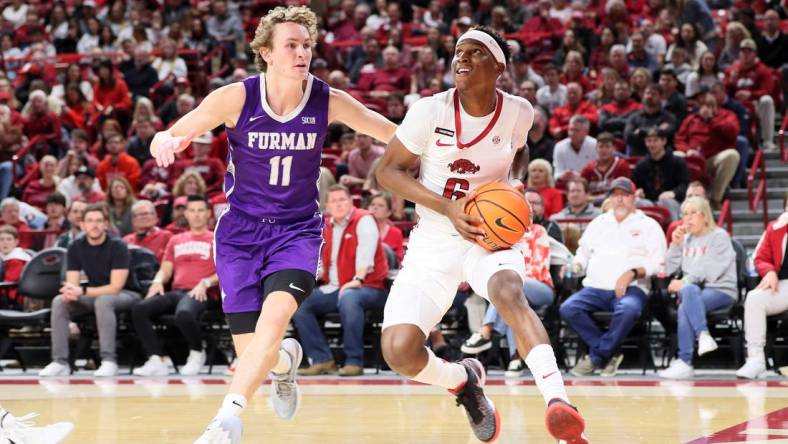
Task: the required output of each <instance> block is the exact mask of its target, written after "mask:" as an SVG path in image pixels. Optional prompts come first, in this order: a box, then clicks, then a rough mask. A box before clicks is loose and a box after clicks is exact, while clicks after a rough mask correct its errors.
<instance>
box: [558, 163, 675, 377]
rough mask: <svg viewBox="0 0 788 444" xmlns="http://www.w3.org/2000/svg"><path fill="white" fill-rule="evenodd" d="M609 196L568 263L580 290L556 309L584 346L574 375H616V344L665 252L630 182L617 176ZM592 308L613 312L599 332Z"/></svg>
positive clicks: (634, 318) (657, 229) (639, 307)
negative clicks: (580, 277) (637, 205)
mask: <svg viewBox="0 0 788 444" xmlns="http://www.w3.org/2000/svg"><path fill="white" fill-rule="evenodd" d="M610 200H611V205H612V208H611V209H610V211H608V212H606V213H603V214H602V215H601V216H599V217H597V218H596V219H594V220H593V221H592V222H591V223H590V224H589V225H588V227H587V228H586V230H585V232H584V233H583V235H582V237H581V238H580V241H579V247H578V249H577V255H576V256H575V258H574V260H573V262H572V264H571V265H570V266H571V267H573V268H574V269H575V271H577V272H578V273H582V274H585V278H584V279H583V286H584V287H585V288H583V289H582V290H580V291H579V292H577V293H575V294H573V295H572V296H570V297H569V299H567V300H566V301H565V302H564V303H563V304H561V308H560V313H561V319H563V321H564V322H565V323H566V324H567V325H568V326H569V328H571V329H572V330H574V331H575V332H576V333H577V334H578V335H579V336H580V339H581V340H582V341H583V342H584V343H585V345H586V346H587V347H588V354H587V355H585V356H584V357H583V358H582V359H581V360H580V361H579V362H578V363H577V365H575V366H574V368H572V370H571V373H572V374H573V375H575V376H590V375H592V374H593V373H594V372H595V371H596V370H597V369H600V368H601V369H603V370H602V375H603V376H614V375H615V374H616V372H617V371H618V366H619V365H621V361H622V360H623V354H621V353H618V347H619V345H620V344H621V341H623V340H624V338H625V337H626V335H627V334H629V331H630V330H631V329H632V327H633V326H634V325H635V322H636V321H637V320H638V319H639V318H640V315H641V313H642V311H643V308H644V306H645V304H646V300H647V294H648V291H649V278H650V276H651V275H652V274H654V273H656V272H657V268H658V267H659V262H660V261H661V260H662V258H663V257H664V254H665V238H664V236H663V234H662V229H661V228H660V227H659V225H658V224H657V223H656V222H655V221H654V219H652V218H650V217H648V216H646V215H645V214H643V213H642V212H640V211H638V210H637V209H636V208H635V185H634V184H633V183H632V181H630V180H629V179H627V178H624V177H621V178H618V179H616V180H615V181H614V182H613V186H612V190H611V192H610ZM611 239H615V242H611ZM595 311H607V312H613V317H612V320H611V322H610V327H609V328H608V330H607V331H606V332H604V333H603V332H602V331H600V329H599V327H597V326H596V323H595V322H594V320H593V319H592V318H591V313H593V312H595Z"/></svg>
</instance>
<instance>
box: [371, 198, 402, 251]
mask: <svg viewBox="0 0 788 444" xmlns="http://www.w3.org/2000/svg"><path fill="white" fill-rule="evenodd" d="M391 209H392V202H391V194H389V193H386V192H383V193H377V194H373V195H372V196H371V197H370V198H369V204H368V205H367V211H369V213H370V214H371V215H372V217H374V218H375V223H376V224H377V225H378V231H379V232H380V240H381V241H383V243H384V244H386V245H388V246H389V247H391V249H392V250H393V251H394V255H396V256H397V263H398V264H401V263H402V258H403V257H404V256H405V246H404V238H403V236H402V230H400V229H399V228H398V227H397V226H395V225H394V224H393V223H392V222H391Z"/></svg>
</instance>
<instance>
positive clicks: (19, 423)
mask: <svg viewBox="0 0 788 444" xmlns="http://www.w3.org/2000/svg"><path fill="white" fill-rule="evenodd" d="M36 416H38V414H37V413H28V414H27V415H25V416H20V417H19V418H16V417H14V415H12V414H10V413H8V412H6V413H5V414H4V415H3V417H2V418H0V438H5V439H6V440H7V441H8V443H10V444H57V443H59V442H61V441H63V440H64V439H65V438H66V436H68V435H69V434H70V433H71V431H72V430H74V424H72V423H70V422H58V423H55V424H50V425H46V426H42V427H35V426H34V423H33V421H32V419H33V418H35V417H36ZM0 442H1V441H0Z"/></svg>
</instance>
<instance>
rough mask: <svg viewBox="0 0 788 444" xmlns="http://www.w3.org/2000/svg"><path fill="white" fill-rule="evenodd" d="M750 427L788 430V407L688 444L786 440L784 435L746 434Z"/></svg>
mask: <svg viewBox="0 0 788 444" xmlns="http://www.w3.org/2000/svg"><path fill="white" fill-rule="evenodd" d="M750 427H752V428H754V429H772V430H785V429H786V428H788V407H785V408H783V409H780V410H775V411H773V412H771V413H767V414H765V415H763V416H761V417H760V418H755V419H750V420H748V421H745V422H743V423H741V424H736V425H735V426H732V427H728V428H727V429H725V430H720V431H719V432H715V433H712V434H711V435H707V436H704V437H702V438H698V439H694V440H692V441H690V442H688V443H687V444H715V443H733V442H746V441H771V440H775V441H778V440H779V441H781V442H783V441H784V440H785V435H784V434H776V435H769V434H763V433H759V434H755V433H745V432H747V429H749V428H750Z"/></svg>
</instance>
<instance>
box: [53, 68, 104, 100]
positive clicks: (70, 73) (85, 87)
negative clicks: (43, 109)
mask: <svg viewBox="0 0 788 444" xmlns="http://www.w3.org/2000/svg"><path fill="white" fill-rule="evenodd" d="M69 85H77V87H78V88H79V91H80V92H81V93H82V96H83V97H84V98H85V99H86V100H87V101H88V102H92V101H93V85H91V84H90V82H89V81H87V80H85V79H84V77H83V75H82V68H80V66H79V65H78V64H76V63H71V64H69V65H68V67H67V68H66V73H65V78H64V79H63V83H58V84H57V85H55V86H53V87H52V90H51V91H50V92H49V98H50V100H51V99H55V100H56V101H58V102H60V103H61V104H65V103H66V87H68V86H69Z"/></svg>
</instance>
